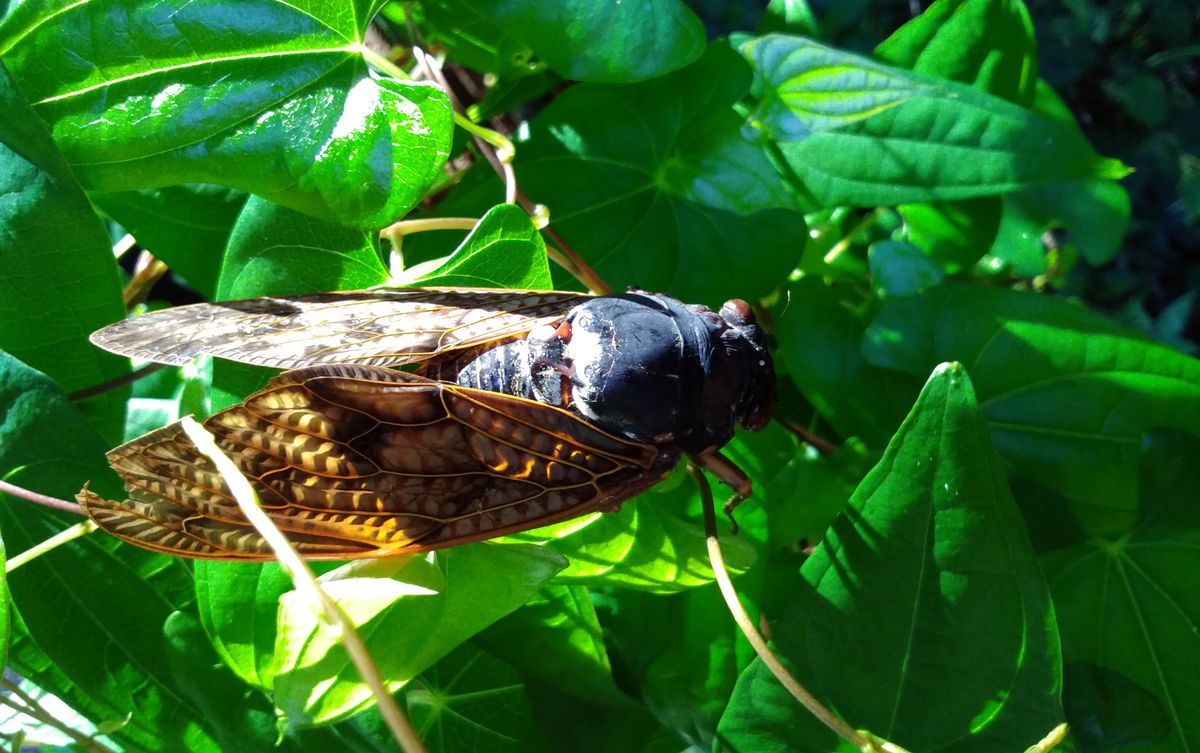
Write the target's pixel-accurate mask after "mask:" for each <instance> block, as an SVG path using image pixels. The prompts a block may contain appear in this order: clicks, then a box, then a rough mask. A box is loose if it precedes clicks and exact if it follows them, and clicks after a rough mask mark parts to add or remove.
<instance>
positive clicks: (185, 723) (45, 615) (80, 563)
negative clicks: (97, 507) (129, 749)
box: [0, 354, 219, 751]
mask: <svg viewBox="0 0 1200 753" xmlns="http://www.w3.org/2000/svg"><path fill="white" fill-rule="evenodd" d="M0 416H2V417H3V423H2V424H0V478H3V479H4V480H6V481H8V482H10V483H13V484H17V485H19V486H23V487H25V488H28V489H33V490H35V491H39V492H42V493H44V494H50V495H54V496H57V497H60V498H70V497H72V496H73V495H74V493H75V492H76V491H78V489H79V488H80V487H81V486H82V485H83V484H84V483H85V482H88V481H89V480H90V481H91V482H92V488H94V489H97V490H98V491H100V492H101V493H104V494H115V493H117V489H118V484H117V483H116V481H115V477H114V476H113V475H112V473H111V472H110V471H109V470H108V469H107V465H106V464H105V462H104V451H105V450H106V449H107V443H106V442H105V441H104V440H103V439H101V438H100V437H99V435H97V434H96V433H95V432H94V431H93V430H92V429H90V428H89V427H88V425H87V423H85V422H84V420H83V418H82V416H80V415H79V413H78V412H77V411H76V410H75V409H74V407H73V406H71V404H70V403H68V402H67V401H66V399H65V398H64V396H63V395H62V393H61V392H60V391H59V390H58V389H57V388H56V387H55V386H54V385H53V384H52V383H51V382H50V381H49V380H47V379H46V378H45V377H44V376H42V375H41V374H38V373H37V372H35V371H33V370H32V369H30V368H28V367H27V366H25V365H24V364H21V363H20V362H19V361H17V360H15V359H13V358H12V357H11V356H8V355H6V354H0ZM78 520H79V518H76V517H74V516H70V515H66V514H64V513H59V512H52V511H48V510H46V509H45V508H42V507H37V506H34V505H31V504H29V503H28V502H24V501H21V500H16V499H11V498H5V504H3V505H0V530H2V531H3V532H4V541H5V545H6V546H7V548H8V550H9V552H10V553H11V552H19V551H23V550H25V549H28V548H29V547H31V546H33V545H34V544H37V543H39V542H41V541H43V540H45V539H47V538H49V537H50V536H52V535H54V534H56V533H59V532H60V531H62V530H63V529H64V528H66V527H67V526H68V525H70V524H72V523H76V522H78ZM9 585H10V587H11V589H12V598H13V602H14V604H15V605H16V608H17V609H18V610H19V612H20V614H21V617H22V618H23V621H24V623H25V625H26V626H27V630H28V633H29V635H30V636H31V637H32V640H33V641H36V650H35V649H34V648H33V647H32V646H30V645H29V644H28V643H26V644H25V645H24V646H23V647H22V648H21V649H20V650H19V651H17V652H16V655H15V657H14V660H15V661H16V664H15V666H16V667H17V669H18V671H20V672H22V673H23V674H25V675H26V676H28V677H29V678H30V679H32V680H34V681H35V682H37V683H38V684H39V685H40V686H41V687H43V688H46V689H47V690H50V691H52V692H54V693H55V694H56V695H59V696H60V697H62V698H63V699H64V700H65V701H67V702H68V703H70V704H71V705H73V706H76V707H78V708H81V709H85V710H91V711H94V712H98V713H95V715H93V716H92V720H93V721H94V722H96V723H98V724H99V723H104V722H108V723H113V726H114V731H113V732H112V733H111V734H112V736H113V737H114V738H116V739H118V740H123V741H128V743H129V744H130V745H135V746H137V747H138V748H139V749H143V750H151V751H183V750H188V751H203V750H211V751H216V750H219V746H218V745H217V743H216V741H215V738H214V737H212V733H211V731H210V729H211V728H210V727H209V725H208V723H207V722H206V721H205V718H204V715H203V713H202V712H201V710H200V709H199V708H197V707H196V706H194V705H193V704H192V703H191V700H190V699H188V698H187V697H186V696H185V695H184V694H182V693H181V692H180V690H179V687H178V685H177V684H176V677H175V676H174V673H173V670H172V667H171V658H170V657H171V649H170V648H169V646H168V645H167V644H166V642H165V640H164V637H163V633H162V625H163V623H164V621H165V620H166V619H167V617H168V616H169V615H170V614H171V613H172V612H174V611H176V610H178V609H180V608H181V607H184V606H186V605H187V603H188V601H189V600H190V592H191V581H190V578H189V576H188V573H187V569H186V568H185V567H184V566H183V565H182V563H181V562H180V561H179V560H174V559H171V558H168V557H162V556H160V555H155V554H150V553H149V552H146V551H144V550H141V549H136V548H134V547H130V546H126V545H124V544H120V543H119V542H117V540H116V539H113V538H110V537H107V536H103V535H92V536H89V537H87V538H85V539H83V540H80V541H75V542H72V543H71V544H70V545H67V546H62V547H59V548H57V549H55V550H54V551H53V552H51V553H49V554H45V555H43V556H41V557H38V558H36V559H34V560H32V561H30V562H28V563H26V564H25V565H23V566H22V567H21V568H20V569H19V570H17V571H15V572H14V573H12V575H11V576H10V578H9ZM50 587H52V588H53V596H54V597H53V598H47V589H48V588H50ZM63 625H70V626H71V629H70V630H64V629H63ZM39 653H40V654H44V656H45V664H43V663H42V662H41V661H39V660H38V655H39Z"/></svg>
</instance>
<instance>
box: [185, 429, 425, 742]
mask: <svg viewBox="0 0 1200 753" xmlns="http://www.w3.org/2000/svg"><path fill="white" fill-rule="evenodd" d="M180 425H181V427H182V428H183V431H184V433H185V434H187V436H188V438H189V439H191V440H192V444H194V445H195V446H196V449H197V450H199V451H200V452H201V453H202V454H203V455H204V456H205V457H207V458H208V459H209V460H211V461H212V462H213V464H214V465H216V467H217V471H218V472H219V473H220V474H221V478H223V479H224V480H225V483H226V484H228V486H229V491H230V492H231V493H232V494H233V498H234V499H235V500H236V501H237V503H238V507H239V508H241V511H242V514H243V515H245V516H246V519H247V520H249V521H250V523H251V524H252V525H253V526H254V528H255V530H257V531H258V533H259V534H260V535H261V536H262V537H263V538H264V539H265V540H266V542H267V544H269V545H270V547H271V549H273V550H274V551H275V557H276V559H278V560H279V564H280V565H281V566H282V567H283V569H284V570H285V571H286V572H287V573H288V574H289V575H291V577H292V582H293V583H294V584H295V586H296V591H297V593H299V594H300V595H301V597H302V598H304V599H305V600H307V601H308V603H309V605H310V606H311V608H312V609H313V611H314V613H315V614H317V615H318V617H319V618H320V619H321V620H322V621H323V622H325V623H326V624H327V625H329V626H330V627H332V628H333V629H334V630H335V631H336V634H337V637H338V640H339V641H340V642H341V644H342V647H343V648H345V649H346V653H347V654H348V655H349V657H350V660H351V661H352V662H354V666H355V668H356V669H358V672H359V674H360V675H361V676H362V679H363V682H365V683H366V684H367V686H368V687H370V688H371V693H372V694H373V695H374V696H375V701H376V703H377V704H378V705H379V713H380V716H382V717H383V719H384V721H385V722H386V723H387V726H388V729H389V730H391V732H392V736H393V737H394V738H395V739H396V742H397V743H399V745H400V747H401V749H403V750H404V751H406V753H426V748H425V744H424V743H422V742H421V738H420V737H419V736H418V735H417V731H416V730H415V729H413V726H412V723H411V722H409V720H408V717H407V716H405V715H404V712H403V711H401V710H400V707H399V705H397V703H396V699H395V698H393V697H392V694H391V693H389V692H388V689H387V685H386V683H384V681H383V676H382V675H381V674H380V672H379V667H378V666H377V665H376V664H375V661H374V659H372V658H371V653H370V651H368V650H367V646H366V643H364V642H363V639H362V636H361V635H359V634H358V631H357V630H356V629H355V628H354V623H352V622H351V621H350V618H349V617H347V616H346V613H345V612H343V611H342V609H341V607H339V606H338V605H337V603H336V602H334V600H333V599H331V598H330V597H329V594H327V593H325V591H324V589H322V588H321V584H320V583H318V582H317V579H316V577H315V576H314V575H313V572H312V570H310V569H309V567H308V565H306V564H305V563H304V560H303V559H301V557H300V555H299V553H297V552H296V550H295V549H294V548H293V547H292V545H291V542H289V541H288V540H287V537H286V536H284V535H283V533H282V532H281V531H280V530H279V529H278V528H277V527H276V526H275V523H274V522H273V521H272V520H271V518H270V517H269V516H268V515H267V514H266V512H264V511H263V509H262V508H261V507H260V506H259V503H258V495H257V494H256V493H255V491H254V487H252V486H251V485H250V482H249V481H247V480H246V477H245V476H243V475H242V472H241V471H240V470H238V467H237V466H236V465H234V463H233V461H232V460H230V459H229V456H228V455H226V454H225V453H224V452H223V451H222V450H221V448H220V447H218V446H217V443H216V440H214V439H213V436H212V434H209V433H208V430H207V429H205V428H204V427H203V426H201V425H200V424H199V423H197V422H196V420H195V419H194V418H192V417H190V416H187V417H185V418H183V419H182V420H181V421H180Z"/></svg>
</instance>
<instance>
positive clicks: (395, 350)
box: [91, 288, 588, 369]
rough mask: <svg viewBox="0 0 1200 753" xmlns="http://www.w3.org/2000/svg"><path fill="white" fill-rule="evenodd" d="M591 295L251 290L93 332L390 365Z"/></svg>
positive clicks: (114, 342) (265, 355) (496, 334)
mask: <svg viewBox="0 0 1200 753" xmlns="http://www.w3.org/2000/svg"><path fill="white" fill-rule="evenodd" d="M587 298H588V296H587V295H585V294H583V293H557V292H536V291H528V290H487V289H471V288H440V289H439V288H428V289H415V288H414V289H386V288H380V289H375V290H360V291H353V292H347V293H318V294H313V295H297V296H284V297H279V298H251V299H247V300H242V301H228V302H225V303H197V304H193V305H190V306H179V307H177V308H171V309H163V310H161V311H154V312H151V313H148V314H143V315H141V316H135V317H130V318H128V319H124V320H122V321H120V322H117V323H115V324H111V325H109V326H108V327H105V328H104V329H101V330H98V331H97V332H95V333H93V334H92V338H91V339H92V342H93V343H94V344H96V345H97V346H99V347H101V348H104V349H105V350H108V351H111V352H113V353H118V354H120V355H125V356H133V357H136V358H143V359H146V360H149V361H157V362H159V363H166V364H174V365H182V364H185V363H187V362H188V361H190V360H192V359H193V358H195V357H196V356H203V355H207V356H216V357H218V358H227V359H229V360H231V361H241V362H243V363H252V364H258V365H260V366H271V367H275V368H281V369H294V368H302V367H305V366H313V365H317V364H324V363H354V364H364V365H373V366H389V365H397V364H402V363H411V362H415V361H423V360H426V359H429V358H432V357H434V356H436V355H440V354H442V353H445V352H448V351H454V350H461V349H466V348H472V347H475V346H478V345H481V344H484V343H488V342H494V341H499V340H504V339H507V338H511V337H516V336H518V335H521V334H523V333H526V332H528V331H529V330H531V329H533V328H534V327H536V326H538V325H539V324H542V323H547V322H550V321H553V320H555V319H557V318H559V317H561V316H562V315H563V314H565V313H566V312H567V311H569V310H570V309H571V308H572V307H573V306H575V305H576V304H578V303H580V302H582V301H583V300H586V299H587Z"/></svg>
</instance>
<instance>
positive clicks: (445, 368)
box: [421, 292, 774, 453]
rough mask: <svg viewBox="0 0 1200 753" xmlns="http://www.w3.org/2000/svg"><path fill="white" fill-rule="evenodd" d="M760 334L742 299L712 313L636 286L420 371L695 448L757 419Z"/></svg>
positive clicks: (719, 441) (764, 386) (763, 369)
mask: <svg viewBox="0 0 1200 753" xmlns="http://www.w3.org/2000/svg"><path fill="white" fill-rule="evenodd" d="M739 303H740V302H739ZM762 340H763V336H762V333H761V331H760V330H759V328H758V327H757V326H756V325H754V323H753V321H752V319H750V318H749V309H748V308H746V307H745V304H741V307H737V306H735V305H734V302H731V304H727V306H726V307H725V308H723V309H722V310H721V313H719V314H718V313H716V312H713V311H712V310H710V309H708V308H705V307H703V306H686V305H684V304H682V303H680V302H679V301H677V300H675V299H674V298H671V297H669V296H665V295H661V294H646V293H637V292H635V293H628V294H625V295H615V296H602V297H599V298H594V299H590V300H587V301H585V302H583V303H580V304H579V305H577V306H575V307H574V308H572V309H571V310H570V311H568V312H567V313H566V315H565V316H563V317H562V318H561V319H559V320H556V321H552V322H548V323H545V324H542V325H540V326H538V327H536V328H534V329H533V330H532V331H530V332H529V333H528V334H526V335H524V336H522V337H519V338H510V339H506V340H504V341H501V342H496V343H492V344H489V345H488V346H485V347H479V348H475V349H472V350H471V351H470V352H468V353H464V354H462V355H461V356H459V357H456V358H455V359H453V360H450V361H442V362H439V363H437V364H434V365H430V366H426V367H425V368H424V369H423V370H422V372H421V373H422V374H423V375H425V376H429V377H431V378H435V379H440V380H444V381H450V382H455V383H457V384H459V385H461V386H463V387H470V388H473V389H480V390H487V391H490V392H500V393H503V394H508V395H514V396H517V397H522V398H526V399H529V400H536V401H538V402H540V403H544V404H546V405H551V406H554V407H557V408H563V409H565V410H568V411H571V412H573V413H576V414H577V415H580V416H582V417H583V418H585V419H587V420H588V421H590V422H592V423H594V424H596V425H597V426H599V427H601V428H603V429H605V430H607V431H611V432H615V433H619V434H621V435H623V436H626V437H629V438H631V439H634V440H637V441H641V442H650V443H653V444H658V445H671V446H675V447H678V448H679V449H681V450H683V451H686V452H692V453H699V452H703V451H705V450H708V449H711V448H714V447H719V446H721V445H723V444H725V443H726V442H727V441H728V440H729V439H730V438H731V437H732V436H733V431H734V425H735V424H736V423H738V422H741V423H748V422H751V421H757V420H758V419H757V418H756V414H757V413H759V412H761V411H762V410H763V405H764V404H765V403H766V402H767V401H769V400H770V392H771V389H772V387H773V373H774V372H773V370H772V368H771V364H770V356H769V355H768V354H767V352H766V349H765V347H764V346H763V342H762ZM755 428H757V427H755Z"/></svg>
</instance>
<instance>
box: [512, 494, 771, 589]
mask: <svg viewBox="0 0 1200 753" xmlns="http://www.w3.org/2000/svg"><path fill="white" fill-rule="evenodd" d="M685 483H690V480H689V481H686V482H685ZM690 494H691V490H690V489H686V490H685V489H681V488H678V487H677V488H674V489H663V488H662V487H658V488H655V489H652V490H651V491H649V492H647V493H646V494H643V495H642V496H640V497H638V499H637V503H636V504H628V503H626V504H625V505H624V506H623V507H622V508H621V511H620V512H615V513H606V514H604V515H600V516H598V517H597V518H595V519H593V520H591V521H589V522H588V523H587V524H586V525H582V526H575V527H573V528H568V527H548V528H543V529H537V530H534V531H530V532H528V533H526V534H517V535H515V536H510V537H507V538H508V539H510V540H513V541H535V540H544V536H545V535H546V533H547V531H548V530H554V531H557V534H556V535H555V537H554V538H552V539H550V540H549V541H548V542H547V546H549V547H551V548H552V549H553V550H554V551H556V552H558V553H560V554H562V555H563V556H564V557H566V558H567V560H568V561H569V562H570V565H569V566H568V567H567V568H566V569H565V570H563V571H562V572H561V573H559V574H558V576H557V578H556V580H557V581H559V582H561V583H577V584H580V585H588V586H598V585H609V586H613V585H617V586H622V587H625V588H636V589H639V590H642V591H650V592H653V593H675V592H678V591H684V590H687V589H689V588H695V587H697V586H703V585H707V584H709V583H711V582H712V581H713V579H714V576H713V571H712V566H711V564H710V563H709V561H708V550H707V548H706V544H705V538H704V530H703V529H702V528H700V526H697V525H695V524H693V523H689V522H688V521H686V520H683V519H682V518H680V517H678V516H676V515H673V514H671V513H670V512H668V511H666V510H665V509H662V508H664V507H667V506H671V505H672V504H673V503H674V504H677V503H678V502H679V501H680V495H682V496H683V497H686V496H689V495H690ZM567 533H570V535H565V534H567ZM724 547H725V558H726V565H727V566H728V567H729V570H730V571H731V572H733V573H738V572H742V571H744V570H746V569H747V568H749V567H750V566H751V565H752V564H753V563H754V558H755V553H754V549H753V547H752V546H751V545H749V544H747V543H746V542H744V541H740V540H737V539H733V540H731V541H727V542H724Z"/></svg>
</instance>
